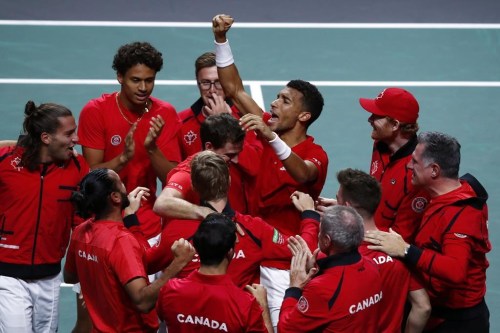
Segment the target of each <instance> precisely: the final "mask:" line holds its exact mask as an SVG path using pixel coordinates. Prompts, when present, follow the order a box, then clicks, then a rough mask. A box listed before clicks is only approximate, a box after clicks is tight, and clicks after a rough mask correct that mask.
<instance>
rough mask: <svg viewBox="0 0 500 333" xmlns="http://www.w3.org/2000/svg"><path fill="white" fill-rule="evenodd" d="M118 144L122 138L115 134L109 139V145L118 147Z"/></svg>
mask: <svg viewBox="0 0 500 333" xmlns="http://www.w3.org/2000/svg"><path fill="white" fill-rule="evenodd" d="M120 143H122V137H121V136H119V135H118V134H115V135H113V136H112V137H111V144H112V145H113V146H118V145H119V144H120Z"/></svg>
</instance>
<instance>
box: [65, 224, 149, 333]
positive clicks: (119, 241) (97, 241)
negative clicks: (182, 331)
mask: <svg viewBox="0 0 500 333" xmlns="http://www.w3.org/2000/svg"><path fill="white" fill-rule="evenodd" d="M143 255H144V250H143V248H142V247H141V246H140V245H139V243H138V242H137V240H136V239H135V238H134V236H133V235H132V234H131V233H130V232H129V231H128V230H127V229H126V228H125V227H124V225H123V224H122V223H119V222H116V221H98V222H94V221H92V220H89V221H87V222H85V223H83V224H81V225H80V226H78V227H77V228H76V229H75V231H74V233H73V235H72V237H71V243H70V246H69V250H68V254H67V256H66V266H65V270H66V271H68V272H70V273H71V274H74V275H77V276H78V277H79V279H80V283H81V287H82V294H83V297H84V299H85V303H86V305H87V309H88V312H89V315H90V318H91V319H92V325H93V332H156V330H157V329H158V318H157V315H156V312H155V311H151V312H150V313H148V314H143V313H141V312H139V310H137V309H136V307H135V305H134V303H133V302H132V300H131V299H130V297H129V295H128V294H127V292H126V291H125V288H124V286H125V285H126V284H127V283H128V282H130V281H131V280H133V279H135V278H138V277H142V278H144V279H146V281H148V280H147V279H148V277H147V275H146V272H145V269H144V261H143Z"/></svg>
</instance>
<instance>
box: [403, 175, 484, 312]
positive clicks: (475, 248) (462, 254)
mask: <svg viewBox="0 0 500 333" xmlns="http://www.w3.org/2000/svg"><path fill="white" fill-rule="evenodd" d="M466 177H467V178H466V179H462V180H461V184H462V186H460V187H459V188H458V189H456V190H454V191H451V192H449V193H446V194H443V195H440V196H438V197H435V198H433V199H432V200H431V202H430V204H429V207H428V208H427V210H426V212H425V214H424V217H423V219H422V225H421V227H420V229H419V230H418V234H417V237H416V239H415V245H416V246H417V247H419V248H420V250H418V249H415V248H413V247H410V250H409V251H408V252H409V253H408V260H409V262H410V263H412V264H416V266H417V268H418V270H417V273H418V274H419V276H420V277H421V278H422V281H423V283H424V286H425V288H426V290H427V292H428V293H429V297H430V299H431V304H432V307H433V310H435V307H446V308H452V309H455V308H467V307H472V306H474V305H477V304H479V303H480V302H481V301H482V300H483V298H484V295H485V293H486V269H487V268H488V266H489V263H488V260H487V259H486V253H488V252H489V251H490V250H491V244H490V241H489V238H488V226H487V221H488V207H487V205H486V198H487V193H486V191H485V190H484V188H483V187H482V185H481V184H479V182H478V181H477V180H476V179H475V178H473V177H472V176H470V175H466ZM471 185H472V186H471ZM415 252H416V253H417V255H414V254H415Z"/></svg>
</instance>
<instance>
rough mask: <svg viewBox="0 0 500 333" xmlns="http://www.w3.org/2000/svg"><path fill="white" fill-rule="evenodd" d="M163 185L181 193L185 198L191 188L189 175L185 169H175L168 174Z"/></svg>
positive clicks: (191, 190)
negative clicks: (165, 183)
mask: <svg viewBox="0 0 500 333" xmlns="http://www.w3.org/2000/svg"><path fill="white" fill-rule="evenodd" d="M165 187H168V188H173V189H174V190H177V191H179V192H180V193H181V194H182V197H183V198H187V197H188V196H189V194H190V193H191V192H193V188H192V186H191V175H190V174H189V173H188V172H185V171H177V172H176V173H173V174H172V175H170V178H169V179H168V182H167V185H166V186H165Z"/></svg>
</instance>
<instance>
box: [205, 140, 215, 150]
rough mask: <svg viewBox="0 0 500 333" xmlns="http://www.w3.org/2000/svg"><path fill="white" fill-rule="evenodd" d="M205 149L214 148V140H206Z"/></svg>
mask: <svg viewBox="0 0 500 333" xmlns="http://www.w3.org/2000/svg"><path fill="white" fill-rule="evenodd" d="M204 148H205V150H212V151H213V150H214V145H213V144H212V142H210V141H208V142H205V147H204Z"/></svg>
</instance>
